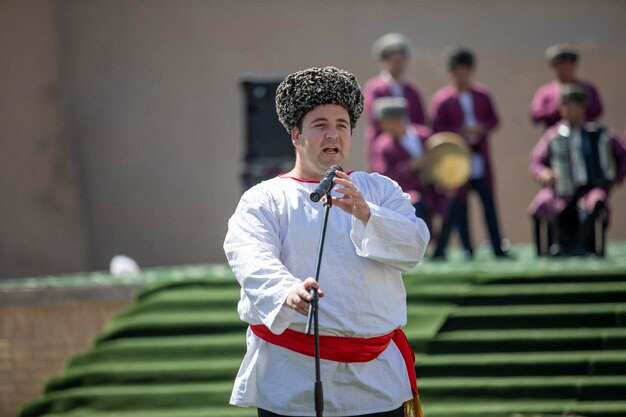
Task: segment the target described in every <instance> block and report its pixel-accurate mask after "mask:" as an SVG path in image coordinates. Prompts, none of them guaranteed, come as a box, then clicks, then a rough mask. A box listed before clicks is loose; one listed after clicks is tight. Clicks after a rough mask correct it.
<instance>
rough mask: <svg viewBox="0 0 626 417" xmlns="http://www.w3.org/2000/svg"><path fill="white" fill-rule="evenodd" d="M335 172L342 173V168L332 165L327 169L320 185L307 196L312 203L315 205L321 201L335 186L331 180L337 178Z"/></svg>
mask: <svg viewBox="0 0 626 417" xmlns="http://www.w3.org/2000/svg"><path fill="white" fill-rule="evenodd" d="M337 171H341V172H343V168H341V167H340V166H339V165H333V166H332V167H330V168H328V171H326V176H324V178H322V180H321V181H320V185H318V186H317V188H315V191H313V192H312V193H311V195H310V196H309V197H310V198H311V201H312V202H314V203H317V202H318V201H320V200H321V199H322V197H324V196H325V195H326V194H328V193H329V192H330V190H331V189H332V188H333V185H335V183H334V182H333V178H335V177H336V176H337Z"/></svg>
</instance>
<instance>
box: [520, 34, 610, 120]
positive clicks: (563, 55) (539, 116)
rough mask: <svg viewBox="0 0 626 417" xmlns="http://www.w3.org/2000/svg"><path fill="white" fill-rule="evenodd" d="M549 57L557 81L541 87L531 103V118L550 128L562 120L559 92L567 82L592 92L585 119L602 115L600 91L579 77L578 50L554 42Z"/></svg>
mask: <svg viewBox="0 0 626 417" xmlns="http://www.w3.org/2000/svg"><path fill="white" fill-rule="evenodd" d="M546 59H547V60H548V63H549V65H550V67H551V68H552V71H553V73H554V78H555V79H554V81H551V82H549V83H547V84H544V85H542V86H541V87H539V88H538V89H537V91H536V92H535V95H534V97H533V100H532V102H531V104H530V119H531V120H532V122H533V123H535V124H541V125H543V126H544V127H545V128H546V129H547V128H549V127H551V126H553V125H554V124H556V123H557V122H558V121H559V120H561V114H560V112H559V95H560V91H561V86H562V85H564V84H576V85H578V86H580V87H582V88H583V89H585V90H586V92H587V95H588V100H587V110H586V112H585V118H586V120H588V121H592V120H596V119H598V118H599V117H600V115H601V114H602V100H601V98H600V93H599V92H598V90H597V89H596V87H594V85H593V84H591V83H590V82H587V81H582V80H579V79H578V77H577V76H576V67H577V65H578V51H577V50H576V48H574V47H573V46H571V45H564V44H557V45H552V46H551V47H549V48H548V49H547V50H546Z"/></svg>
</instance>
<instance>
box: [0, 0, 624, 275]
mask: <svg viewBox="0 0 626 417" xmlns="http://www.w3.org/2000/svg"><path fill="white" fill-rule="evenodd" d="M625 18H626V2H624V1H620V0H613V1H611V0H604V1H600V2H596V1H594V2H592V1H585V0H554V1H539V0H537V1H523V2H522V1H515V0H481V1H472V2H467V1H463V0H456V1H455V0H446V1H413V0H387V1H374V0H360V1H356V0H353V1H336V0H333V1H331V0H323V1H315V2H304V1H279V0H266V1H263V2H259V1H253V0H247V1H246V0H239V1H225V0H224V1H176V2H174V1H140V0H134V1H95V0H94V1H70V0H66V1H62V0H59V1H52V0H50V1H7V0H4V1H0V170H1V173H0V196H1V197H0V277H2V278H9V277H26V276H35V275H42V274H58V273H67V272H74V271H84V270H94V269H106V268H107V266H108V262H109V260H110V259H111V257H112V256H114V255H116V254H118V253H124V254H126V255H129V256H131V257H133V258H134V259H136V260H137V261H138V263H139V264H140V265H141V266H161V265H178V264H192V263H210V262H223V261H224V260H225V259H224V256H223V252H222V241H223V236H224V234H225V232H226V227H227V220H228V218H229V216H230V215H231V213H232V212H233V211H234V209H235V205H236V203H237V201H238V199H239V196H240V195H241V192H242V190H243V183H242V178H241V176H242V173H243V172H244V171H245V166H244V164H243V160H242V158H243V156H244V153H245V149H244V144H245V132H244V126H245V120H246V114H245V113H246V108H245V106H244V91H243V89H242V86H241V82H242V80H244V79H245V78H246V77H261V78H262V77H266V78H269V79H273V78H280V77H282V76H284V75H285V74H287V73H289V72H293V71H296V70H300V69H304V68H307V67H311V66H325V65H334V66H337V67H340V68H344V69H347V70H349V71H351V72H353V73H355V74H356V75H357V77H358V78H359V80H360V82H361V85H363V84H364V83H365V82H366V81H367V79H369V78H370V77H372V76H374V75H376V74H377V73H378V68H377V64H376V62H374V61H373V60H372V58H371V56H370V48H371V45H372V43H373V42H374V41H375V40H376V39H377V38H378V37H379V36H381V35H382V34H384V33H387V32H400V33H403V34H405V35H406V36H407V37H408V38H409V39H410V40H411V41H412V43H413V47H414V52H413V55H412V58H411V63H410V66H409V71H408V74H407V78H409V79H410V80H412V81H413V82H415V83H416V84H417V85H418V86H419V88H420V89H421V91H422V95H423V99H424V100H425V101H426V102H427V101H428V100H430V97H431V96H432V94H433V93H434V92H435V91H436V90H437V89H438V88H440V87H441V86H443V85H444V84H445V83H447V81H448V78H447V72H446V70H445V67H444V64H443V62H442V59H441V53H442V51H443V50H444V48H446V47H447V46H449V45H453V44H463V45H466V46H468V47H470V48H472V49H473V50H474V51H475V52H476V55H477V58H478V67H477V80H478V81H480V82H483V83H485V84H487V85H488V86H489V87H490V89H491V91H492V94H493V98H494V100H495V103H496V105H497V108H498V111H499V114H500V117H501V128H500V129H499V130H498V131H497V132H496V133H495V135H493V136H492V145H493V148H492V149H493V154H494V161H495V171H496V187H497V197H496V198H497V201H498V204H499V211H500V217H501V222H502V229H503V234H504V235H505V236H507V237H508V238H509V239H510V240H511V241H512V242H513V243H522V242H530V239H531V233H530V232H531V228H530V222H529V219H528V216H527V214H526V208H527V206H528V204H529V202H530V200H531V198H532V197H533V196H534V194H535V193H536V191H537V190H538V186H537V185H536V184H534V183H533V182H532V181H531V179H530V177H529V175H528V154H529V151H530V150H531V148H532V146H533V145H534V144H535V143H536V141H537V139H538V138H539V136H540V134H541V128H539V127H533V126H532V125H531V124H530V122H529V117H528V107H529V104H530V100H531V98H532V95H533V93H534V91H535V89H536V88H537V87H538V86H539V85H540V84H542V83H544V82H547V81H549V80H551V78H552V75H551V72H550V68H549V67H548V65H547V64H546V61H545V58H544V55H543V54H544V51H545V48H546V47H547V46H549V45H551V44H554V43H557V42H567V43H571V44H574V45H575V46H577V47H578V48H579V50H580V53H581V61H580V65H579V75H580V77H581V78H582V79H586V80H590V81H592V82H593V83H595V84H596V86H598V88H599V90H600V93H601V94H602V97H603V101H604V106H605V111H604V114H603V116H602V118H601V121H602V122H603V123H605V124H607V125H609V126H611V127H613V128H615V129H616V130H617V131H618V132H619V133H620V134H621V133H622V132H623V131H624V128H625V127H626V103H625V102H624V98H625V97H626V81H625V80H624V67H626V25H624V21H625ZM364 124H365V123H364V120H363V121H362V122H361V123H360V125H359V127H358V128H357V130H356V131H355V132H354V144H353V153H352V159H351V163H350V167H349V168H350V169H357V170H358V169H366V164H365V150H364V140H363V127H364ZM475 203H476V202H475V201H473V202H472V206H471V209H470V210H471V213H472V229H473V232H474V236H475V238H474V240H475V242H480V241H482V240H484V236H485V234H484V227H483V224H482V222H479V221H478V220H479V215H481V213H480V210H479V209H478V206H477V205H475ZM612 204H613V206H614V207H616V210H615V214H616V215H614V216H613V219H612V222H613V224H612V227H611V228H610V229H609V235H608V237H609V239H625V238H626V218H624V216H622V215H621V214H620V213H621V212H622V210H621V208H623V207H626V206H625V204H626V192H624V190H623V189H618V190H617V192H616V193H615V195H614V196H613V199H612Z"/></svg>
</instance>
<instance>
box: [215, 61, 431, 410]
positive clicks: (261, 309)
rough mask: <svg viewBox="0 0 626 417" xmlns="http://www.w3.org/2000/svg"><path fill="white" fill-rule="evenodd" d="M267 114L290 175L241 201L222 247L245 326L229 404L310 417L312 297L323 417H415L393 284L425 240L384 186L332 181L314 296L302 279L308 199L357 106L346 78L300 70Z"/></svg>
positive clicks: (334, 157) (364, 178) (401, 308)
mask: <svg viewBox="0 0 626 417" xmlns="http://www.w3.org/2000/svg"><path fill="white" fill-rule="evenodd" d="M276 110H277V113H278V117H279V119H280V122H281V123H282V124H283V126H285V128H286V129H287V131H288V132H289V133H290V135H291V141H292V143H293V145H294V148H295V152H296V162H295V166H294V168H293V169H292V170H291V171H290V172H288V173H285V174H281V175H279V176H278V177H276V178H273V179H271V180H268V181H265V182H262V183H260V184H258V185H256V186H255V187H253V188H251V189H250V190H248V191H247V192H246V193H244V195H243V196H242V198H241V200H240V202H239V205H238V206H237V209H236V211H235V213H234V214H233V216H232V217H231V219H230V221H229V223H228V233H227V235H226V239H225V241H224V250H225V252H226V256H227V258H228V261H229V263H230V266H231V268H232V270H233V272H234V274H235V276H236V278H237V280H238V281H239V283H240V285H241V299H240V301H239V306H238V311H239V315H240V317H241V319H242V320H243V321H245V322H247V323H249V324H250V327H249V328H248V332H247V346H248V350H247V353H246V356H245V358H244V360H243V363H242V365H241V368H240V370H239V373H238V375H237V378H236V380H235V385H234V388H233V393H232V396H231V401H230V402H231V404H234V405H239V406H252V407H257V408H258V415H259V416H313V415H315V411H314V394H313V386H314V379H315V373H314V360H313V357H311V356H309V355H310V353H299V352H303V349H304V350H307V348H310V347H311V346H312V345H313V336H312V335H311V336H306V335H305V334H304V328H305V323H306V314H307V312H308V309H309V302H310V301H311V296H310V295H309V290H310V289H311V288H319V291H320V296H323V298H322V299H321V300H320V305H319V326H320V334H321V353H322V360H321V375H322V381H323V384H324V413H325V415H327V416H380V417H382V416H402V415H404V413H405V411H406V410H409V409H411V410H414V411H415V413H416V414H419V411H420V410H419V401H418V399H417V387H416V383H415V373H414V368H413V358H412V351H411V348H410V346H409V344H408V341H407V339H406V337H405V336H404V333H402V331H401V330H400V328H402V327H403V326H404V325H405V324H406V320H407V316H406V292H405V289H404V284H403V281H402V275H401V272H402V271H408V270H410V269H411V268H413V267H414V266H415V265H417V263H418V262H419V261H420V260H421V259H422V257H423V256H424V251H425V249H426V246H427V244H428V239H429V234H428V229H427V228H426V225H425V224H424V222H423V221H422V220H421V219H419V218H418V217H416V216H415V209H414V208H413V206H411V203H410V201H409V197H408V195H406V194H404V193H403V192H402V189H401V188H400V187H399V186H398V185H397V184H396V183H395V182H393V181H392V180H390V179H388V178H387V177H384V176H381V175H379V174H367V173H365V172H348V173H343V172H337V177H336V178H335V179H334V182H335V184H336V185H337V187H336V188H335V189H334V190H333V191H332V193H333V196H332V204H333V208H332V209H331V210H330V215H329V220H328V229H327V234H326V240H325V249H324V257H323V260H322V265H321V269H320V274H319V277H320V286H319V287H318V283H317V282H316V281H315V280H314V279H313V278H310V277H311V275H312V274H313V272H314V270H315V262H316V252H317V249H318V244H319V241H318V235H319V232H320V230H321V227H322V219H323V212H324V208H323V205H322V203H319V202H318V203H313V202H312V201H311V200H310V198H309V195H310V193H311V192H312V191H313V190H314V189H315V187H316V186H317V185H318V183H319V181H320V179H321V178H322V177H323V176H324V174H325V173H326V171H327V170H328V169H329V167H331V166H333V165H340V166H345V164H347V162H348V159H349V157H350V146H351V141H352V131H353V129H354V127H355V125H356V122H357V120H358V119H359V116H360V115H361V113H362V111H363V96H362V94H361V90H360V86H359V84H358V82H357V79H356V77H355V76H354V75H353V74H351V73H348V72H346V71H343V70H339V69H337V68H334V67H325V68H310V69H307V70H304V71H299V72H296V73H293V74H290V75H289V76H287V77H286V78H285V80H284V81H283V82H282V83H281V84H280V86H279V87H278V90H277V92H276ZM322 288H323V291H322ZM329 342H330V343H332V342H335V343H332V344H333V345H334V346H337V345H339V346H340V347H341V348H340V349H337V348H333V347H331V346H330V345H329V344H328V343H329ZM337 342H338V343H337ZM308 350H310V349H308ZM346 358H350V359H346ZM405 403H406V404H405Z"/></svg>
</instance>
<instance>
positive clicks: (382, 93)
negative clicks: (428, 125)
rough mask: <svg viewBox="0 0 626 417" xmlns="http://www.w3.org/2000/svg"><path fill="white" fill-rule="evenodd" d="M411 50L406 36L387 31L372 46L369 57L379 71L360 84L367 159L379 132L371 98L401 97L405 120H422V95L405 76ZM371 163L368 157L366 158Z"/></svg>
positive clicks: (422, 122)
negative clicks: (405, 101)
mask: <svg viewBox="0 0 626 417" xmlns="http://www.w3.org/2000/svg"><path fill="white" fill-rule="evenodd" d="M410 54H411V45H410V42H409V40H408V39H407V38H406V37H405V36H403V35H401V34H399V33H388V34H386V35H384V36H382V37H381V38H379V39H378V40H377V41H376V42H375V43H374V45H373V46H372V57H373V58H374V59H375V60H376V61H377V62H378V66H379V68H380V73H379V75H378V76H376V77H374V78H372V79H370V80H369V81H367V83H366V84H365V87H364V88H363V97H364V106H365V115H366V117H367V120H368V123H369V124H368V126H367V127H366V130H365V139H366V150H367V156H368V159H369V158H370V156H371V147H372V144H373V143H374V141H375V140H376V137H378V135H379V134H380V133H381V129H380V125H379V124H378V122H377V121H376V117H375V115H374V101H375V100H376V99H378V98H381V97H404V98H405V99H406V100H407V103H408V110H407V116H406V118H407V120H408V122H409V123H412V124H419V125H423V124H424V108H423V106H422V97H421V94H420V92H419V90H418V88H417V86H416V85H415V84H413V83H412V82H410V81H408V80H406V79H405V73H406V68H407V65H408V63H409V58H410ZM370 165H371V161H370Z"/></svg>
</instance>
